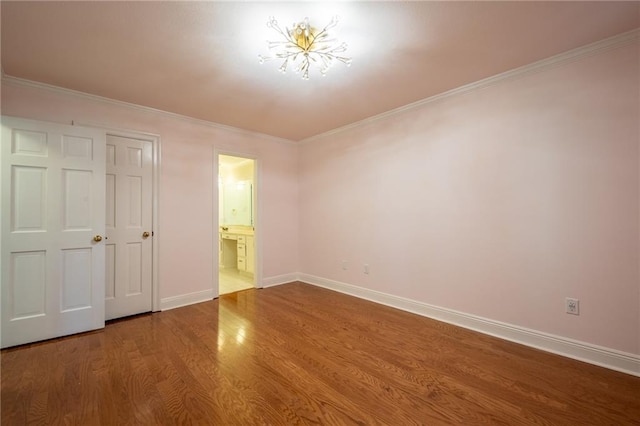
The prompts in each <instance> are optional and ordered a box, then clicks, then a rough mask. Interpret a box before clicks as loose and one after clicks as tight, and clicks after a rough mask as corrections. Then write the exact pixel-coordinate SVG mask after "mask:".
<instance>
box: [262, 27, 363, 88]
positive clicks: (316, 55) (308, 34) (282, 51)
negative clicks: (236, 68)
mask: <svg viewBox="0 0 640 426" xmlns="http://www.w3.org/2000/svg"><path fill="white" fill-rule="evenodd" d="M336 25H338V17H337V16H334V17H333V19H331V22H330V23H329V24H328V25H327V26H326V27H324V28H323V29H322V30H318V29H316V28H315V27H313V26H311V24H310V23H309V18H304V20H303V21H301V22H297V23H294V24H293V26H292V27H291V28H290V29H289V28H287V27H285V29H284V30H283V29H282V28H280V26H279V25H278V21H276V20H275V18H274V17H273V16H271V17H269V20H268V21H267V27H269V28H272V29H273V30H275V31H276V32H277V33H278V34H280V36H281V37H280V38H281V39H280V40H278V41H268V45H269V50H270V51H271V52H272V54H273V56H263V55H258V58H259V59H260V63H261V64H262V63H264V62H265V61H268V60H272V59H283V60H284V61H283V62H282V65H280V68H279V69H280V71H281V72H282V73H285V72H287V67H288V66H289V63H291V64H292V67H295V71H296V73H302V79H303V80H309V68H310V67H311V64H312V63H313V64H314V65H317V66H318V67H319V68H320V73H322V75H323V76H324V75H326V74H327V71H329V68H330V67H331V65H333V63H334V62H335V61H340V62H342V63H344V64H346V65H347V66H349V65H351V58H348V57H345V56H341V55H340V54H341V53H343V52H345V51H346V50H347V43H344V42H342V43H340V42H339V41H337V40H336V39H334V38H330V36H329V29H330V28H333V27H335V26H336Z"/></svg>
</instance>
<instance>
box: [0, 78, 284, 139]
mask: <svg viewBox="0 0 640 426" xmlns="http://www.w3.org/2000/svg"><path fill="white" fill-rule="evenodd" d="M2 84H6V85H7V86H14V87H30V88H35V89H41V90H47V91H50V92H55V93H58V94H62V95H66V96H71V97H75V98H82V99H87V100H90V101H94V102H100V103H103V104H109V105H115V106H119V107H123V108H129V109H132V110H136V111H141V112H145V113H151V114H156V115H163V116H165V117H168V118H172V119H175V120H180V121H184V122H187V123H191V124H197V125H200V126H206V127H211V128H214V129H217V130H224V131H227V132H232V133H236V134H239V135H243V136H249V137H254V138H260V139H266V140H268V141H271V142H276V143H281V144H286V145H297V143H296V142H294V141H291V140H289V139H283V138H279V137H276V136H271V135H267V134H266V133H259V132H254V131H251V130H246V129H241V128H238V127H233V126H227V125H225V124H220V123H215V122H213V121H207V120H202V119H199V118H193V117H189V116H186V115H182V114H177V113H174V112H169V111H164V110H161V109H156V108H151V107H147V106H143V105H138V104H133V103H130V102H125V101H119V100H116V99H111V98H106V97H104V96H98V95H93V94H91V93H86V92H81V91H78V90H73V89H67V88H64V87H59V86H54V85H52V84H47V83H41V82H38V81H33V80H27V79H24V78H20V77H13V76H10V75H7V74H5V73H4V70H3V72H2Z"/></svg>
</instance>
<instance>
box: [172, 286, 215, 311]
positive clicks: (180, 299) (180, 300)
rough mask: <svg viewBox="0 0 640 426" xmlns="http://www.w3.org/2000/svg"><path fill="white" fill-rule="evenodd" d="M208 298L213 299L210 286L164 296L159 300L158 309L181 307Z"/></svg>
mask: <svg viewBox="0 0 640 426" xmlns="http://www.w3.org/2000/svg"><path fill="white" fill-rule="evenodd" d="M209 300H213V291H212V290H211V289H210V288H209V289H207V290H202V291H195V292H193V293H187V294H181V295H179V296H171V297H165V298H163V299H162V300H160V310H161V311H168V310H169V309H175V308H181V307H183V306H188V305H193V304H195V303H201V302H208V301H209Z"/></svg>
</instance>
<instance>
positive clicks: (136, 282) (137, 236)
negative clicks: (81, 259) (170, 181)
mask: <svg viewBox="0 0 640 426" xmlns="http://www.w3.org/2000/svg"><path fill="white" fill-rule="evenodd" d="M152 178H153V144H152V142H151V141H146V140H138V139H133V138H127V137H120V136H112V135H108V136H107V147H106V234H107V238H108V239H107V241H106V247H105V250H106V282H105V318H106V319H107V320H109V319H114V318H120V317H124V316H129V315H135V314H139V313H143V312H149V311H151V310H152V253H153V249H152V238H153V231H152V220H153V215H152V198H153V190H152ZM145 233H146V234H145ZM145 235H146V236H145Z"/></svg>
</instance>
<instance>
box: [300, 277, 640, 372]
mask: <svg viewBox="0 0 640 426" xmlns="http://www.w3.org/2000/svg"><path fill="white" fill-rule="evenodd" d="M297 279H298V280H299V281H302V282H305V283H308V284H312V285H315V286H318V287H323V288H327V289H329V290H334V291H338V292H340V293H345V294H349V295H351V296H355V297H358V298H361V299H366V300H370V301H372V302H376V303H380V304H382V305H387V306H391V307H393V308H397V309H401V310H403V311H407V312H412V313H414V314H418V315H421V316H424V317H429V318H433V319H436V320H439V321H443V322H446V323H449V324H453V325H457V326H460V327H464V328H467V329H470V330H474V331H477V332H480V333H484V334H488V335H490V336H494V337H498V338H501V339H504V340H509V341H511V342H515V343H520V344H522V345H526V346H530V347H533V348H536V349H540V350H543V351H547V352H551V353H554V354H557V355H562V356H566V357H568V358H572V359H576V360H579V361H584V362H587V363H590V364H595V365H598V366H600V367H605V368H609V369H611V370H616V371H620V372H623V373H627V374H631V375H633V376H638V377H640V356H638V355H634V354H630V353H626V352H622V351H617V350H615V349H609V348H605V347H601V346H596V345H592V344H589V343H584V342H580V341H576V340H572V339H568V338H566V337H561V336H555V335H552V334H547V333H543V332H540V331H536V330H530V329H527V328H524V327H519V326H515V325H511V324H506V323H503V322H499V321H494V320H490V319H486V318H482V317H478V316H475V315H470V314H465V313H463V312H458V311H454V310H451V309H446V308H441V307H438V306H433V305H429V304H426V303H422V302H418V301H415V300H411V299H406V298H403V297H398V296H393V295H391V294H387V293H382V292H379V291H375V290H369V289H366V288H362V287H357V286H354V285H351V284H346V283H342V282H339V281H333V280H329V279H326V278H321V277H316V276H313V275H308V274H298V276H297ZM291 281H295V280H291Z"/></svg>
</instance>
